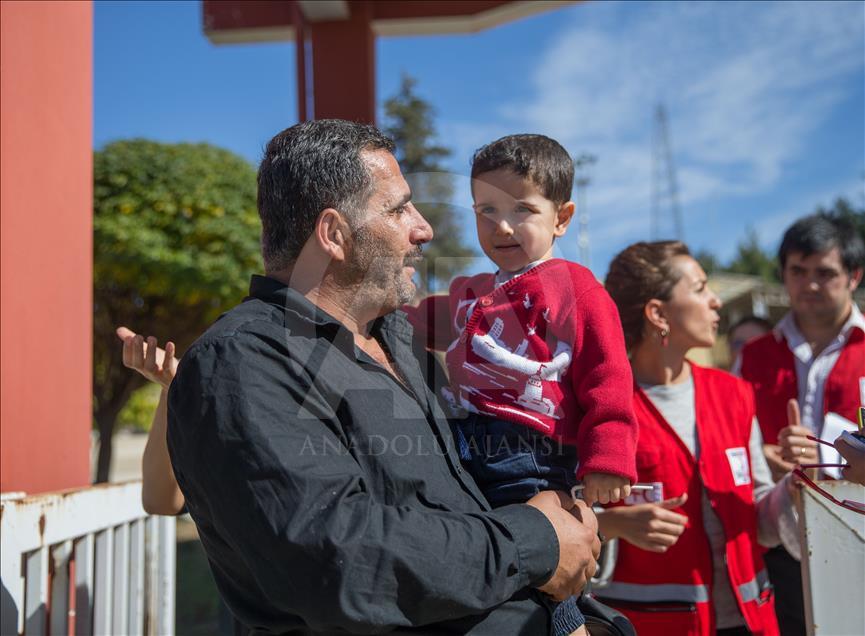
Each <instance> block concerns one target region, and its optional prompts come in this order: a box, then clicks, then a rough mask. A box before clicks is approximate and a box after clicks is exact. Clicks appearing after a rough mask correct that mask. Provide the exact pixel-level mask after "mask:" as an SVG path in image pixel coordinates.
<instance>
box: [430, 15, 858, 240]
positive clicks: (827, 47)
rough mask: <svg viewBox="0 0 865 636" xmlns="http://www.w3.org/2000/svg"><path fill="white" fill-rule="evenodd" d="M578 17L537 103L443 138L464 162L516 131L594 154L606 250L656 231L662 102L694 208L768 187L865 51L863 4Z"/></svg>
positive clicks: (596, 205) (539, 74) (538, 77)
mask: <svg viewBox="0 0 865 636" xmlns="http://www.w3.org/2000/svg"><path fill="white" fill-rule="evenodd" d="M567 15H572V16H573V17H574V21H573V24H572V25H570V26H566V27H565V28H564V29H563V30H562V31H561V32H559V33H558V34H556V35H554V36H553V37H552V38H551V40H550V44H549V46H548V47H547V48H546V50H545V51H543V52H542V53H541V55H540V56H539V61H538V64H537V66H536V69H535V72H534V76H533V77H532V78H530V81H529V82H528V83H527V86H529V87H530V90H529V91H528V92H529V96H528V97H524V98H519V97H518V98H515V99H514V100H513V101H512V102H510V103H507V104H503V105H501V106H500V107H499V109H498V118H496V119H494V120H492V121H486V122H483V123H481V124H479V123H475V122H469V121H461V122H448V123H445V124H444V125H443V126H442V133H443V138H445V139H447V140H448V141H449V143H453V144H455V145H456V147H455V150H456V153H457V156H463V157H466V156H470V154H471V150H474V148H476V147H478V146H479V145H481V144H482V143H484V142H487V141H489V140H490V139H494V138H496V137H498V136H501V135H503V134H508V133H512V132H516V131H536V132H542V133H546V134H549V135H551V136H553V137H555V138H556V139H558V140H560V141H561V142H562V143H563V144H564V145H565V146H566V147H567V148H568V149H569V150H571V151H572V152H574V153H578V152H580V151H582V150H590V151H591V152H592V153H595V154H597V155H598V156H599V157H600V160H599V162H598V163H597V165H596V166H595V167H594V169H593V175H592V185H591V187H590V190H589V193H590V195H589V196H590V207H591V208H592V209H593V210H596V211H601V210H602V211H603V217H602V219H601V222H600V223H598V224H593V228H592V238H593V242H594V241H603V242H604V243H605V244H619V243H620V242H621V241H623V240H626V239H629V238H630V239H633V238H645V237H646V236H647V235H648V229H649V208H650V200H651V193H650V184H651V147H652V146H651V143H652V140H651V131H652V116H653V110H654V105H655V103H657V102H658V101H659V100H663V101H664V102H665V104H666V105H667V108H668V111H669V114H670V131H671V140H672V145H673V151H674V155H675V161H676V164H677V166H676V167H677V169H678V171H677V174H678V182H679V191H680V200H681V203H682V205H683V207H688V206H691V208H692V209H693V207H694V206H699V205H700V204H705V203H706V202H709V201H713V200H717V199H718V198H720V197H722V196H729V195H738V196H743V195H754V194H761V193H767V192H770V191H771V190H772V188H773V187H777V185H778V183H779V181H780V180H781V179H782V177H783V175H784V170H785V167H786V166H788V165H789V164H790V162H792V161H794V160H795V159H796V158H797V157H799V156H800V155H801V154H802V153H804V152H806V151H807V148H808V139H809V135H811V134H813V133H814V131H815V130H816V129H817V128H818V127H819V126H821V125H823V124H825V122H826V121H827V119H828V118H829V117H830V116H831V114H832V112H833V108H834V107H835V106H836V105H838V103H839V102H840V101H841V100H842V99H844V98H845V97H846V96H847V95H848V93H849V92H850V91H852V90H853V89H854V88H856V87H855V86H851V85H848V84H849V82H844V81H839V80H843V78H845V77H847V76H849V74H851V73H855V72H856V71H857V70H861V69H862V67H863V54H865V51H863V47H865V24H863V23H865V5H863V4H862V3H858V2H857V3H854V2H819V3H816V2H815V3H808V2H771V3H770V2H747V3H730V2H725V3H720V4H710V3H697V4H686V3H666V2H665V3H651V4H627V5H625V6H622V5H616V4H612V3H589V4H587V5H581V6H580V7H579V10H574V11H572V12H571V13H569V14H567ZM860 81H861V79H860ZM857 169H861V168H857ZM800 210H801V208H800ZM779 214H781V213H779ZM787 216H789V214H787ZM784 218H785V220H786V216H785V217H784Z"/></svg>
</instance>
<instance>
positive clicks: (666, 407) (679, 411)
mask: <svg viewBox="0 0 865 636" xmlns="http://www.w3.org/2000/svg"><path fill="white" fill-rule="evenodd" d="M640 387H641V388H642V389H643V390H644V391H645V393H646V395H647V396H648V398H649V399H650V400H651V401H652V403H653V404H654V405H655V407H656V408H657V409H658V411H660V413H661V415H663V416H664V419H665V420H667V422H668V423H669V424H670V426H671V427H672V428H673V430H674V431H675V432H676V434H677V435H678V436H679V437H680V438H681V440H682V442H684V444H685V446H687V448H688V450H689V451H691V454H693V455H694V458H695V459H699V458H700V448H699V440H698V438H697V413H696V409H695V406H694V379H693V377H688V379H687V380H686V381H685V382H680V383H678V384H659V385H655V386H650V385H645V384H642V383H641V384H640ZM748 446H749V450H750V455H751V478H752V481H753V484H754V502H755V504H756V506H757V539H758V541H759V542H760V544H761V545H763V546H765V547H773V546H776V545H778V544H779V543H781V542H782V535H783V534H789V535H790V538H791V539H793V538H794V537H795V534H794V532H795V524H796V519H795V517H794V516H792V515H793V512H792V504H791V503H790V498H789V494H788V492H787V488H786V482H785V481H784V480H782V481H780V482H778V484H774V483H773V482H772V473H771V472H770V471H769V466H768V465H767V464H766V458H765V457H764V456H763V437H762V435H761V434H760V427H759V426H758V424H757V420H756V419H755V420H754V422H753V424H752V426H751V437H750V440H749V443H748ZM702 508H703V529H704V530H705V531H706V536H707V537H708V539H709V545H710V547H711V550H712V565H713V581H712V583H713V592H712V603H713V605H714V607H715V618H716V622H717V628H718V629H724V628H727V627H736V626H739V625H744V624H745V620H744V618H743V617H742V614H741V612H740V611H739V607H738V604H737V602H736V597H735V596H734V595H733V590H732V588H731V586H730V579H729V578H728V577H727V566H726V564H725V562H724V561H725V556H726V548H725V546H726V539H725V537H724V528H723V526H722V525H721V520H720V519H718V516H717V515H716V514H715V511H714V510H713V509H712V506H711V505H710V504H709V498H708V496H707V495H706V491H705V489H704V490H703V497H702ZM783 515H787V516H790V518H789V519H785V520H784V521H783V522H782V521H781V520H780V518H781V517H782V516H783ZM779 525H781V526H783V528H779ZM785 530H786V531H787V532H786V533H785ZM783 542H784V543H785V545H786V543H787V541H783ZM797 553H798V551H797Z"/></svg>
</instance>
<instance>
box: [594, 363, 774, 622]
mask: <svg viewBox="0 0 865 636" xmlns="http://www.w3.org/2000/svg"><path fill="white" fill-rule="evenodd" d="M691 372H692V374H693V378H694V395H695V398H694V399H695V409H696V420H697V440H698V444H699V448H700V460H699V462H696V461H695V460H694V456H693V455H692V454H691V452H690V451H689V450H688V448H687V447H686V446H685V444H684V442H682V440H681V439H680V438H679V436H678V435H677V434H676V432H675V431H674V430H673V429H672V428H671V427H670V425H669V424H668V423H667V421H666V420H665V419H664V418H663V416H662V415H661V414H660V412H658V410H657V409H656V408H655V406H654V405H653V404H652V402H651V401H650V400H649V398H648V397H647V396H646V394H645V393H643V391H642V390H640V389H639V388H637V389H636V396H635V400H634V409H635V412H636V415H637V420H638V421H639V423H640V438H639V444H638V446H637V472H638V477H639V481H640V482H642V483H661V484H663V486H662V487H663V498H664V499H669V498H671V497H676V496H679V495H681V494H682V493H683V492H687V493H688V501H687V502H686V503H685V505H684V506H683V507H682V508H681V509H677V510H676V512H679V513H681V514H684V515H687V517H688V520H689V521H688V525H687V527H686V529H685V532H684V533H682V536H681V537H679V540H678V541H677V542H676V544H675V545H674V546H672V547H671V548H670V549H669V550H668V551H667V552H666V553H663V554H660V553H655V552H648V551H646V550H641V549H640V548H637V547H634V546H633V545H631V544H630V543H627V542H626V541H619V555H618V559H617V561H616V569H615V572H614V574H613V581H612V583H611V584H610V586H609V587H608V588H604V589H602V590H598V592H597V594H598V596H599V597H602V598H603V600H604V602H607V603H609V604H610V605H612V606H613V607H616V608H617V609H619V610H620V611H622V612H623V613H624V614H625V615H627V617H628V618H629V619H630V620H631V621H632V622H633V624H634V627H635V628H636V630H637V633H638V634H640V636H653V635H656V634H657V635H658V636H660V635H662V634H663V635H666V634H676V635H677V636H678V635H683V634H688V635H694V636H710V635H712V636H714V634H715V613H714V609H713V607H712V602H711V599H712V584H713V580H712V554H711V550H710V547H709V539H708V537H707V535H706V533H705V531H704V529H703V511H702V496H703V489H704V488H705V491H706V493H707V496H708V498H709V502H710V503H711V505H712V508H713V509H714V511H715V513H716V514H717V515H718V518H719V519H720V520H721V525H722V526H723V529H724V535H725V536H726V537H727V549H726V562H727V576H728V578H729V580H730V584H731V587H732V589H733V593H734V595H735V597H736V599H737V601H738V606H739V611H740V612H741V613H742V616H743V617H744V619H745V622H746V623H747V626H748V629H750V630H751V631H752V632H753V633H754V634H763V635H775V634H778V625H777V622H776V619H775V611H774V601H773V597H772V592H771V587H769V585H768V578H767V577H766V573H765V571H764V565H763V559H762V553H763V549H762V548H761V547H760V546H759V545H758V543H757V515H756V509H755V507H754V503H753V497H754V486H753V484H752V483H751V458H750V452H749V448H748V442H749V439H750V434H751V425H752V421H753V417H754V402H753V395H752V393H751V390H750V388H749V387H748V386H747V384H746V383H744V382H742V381H741V380H739V379H738V378H735V377H733V376H732V375H730V374H728V373H725V372H723V371H717V370H714V369H705V368H702V367H699V366H697V365H696V364H693V363H691Z"/></svg>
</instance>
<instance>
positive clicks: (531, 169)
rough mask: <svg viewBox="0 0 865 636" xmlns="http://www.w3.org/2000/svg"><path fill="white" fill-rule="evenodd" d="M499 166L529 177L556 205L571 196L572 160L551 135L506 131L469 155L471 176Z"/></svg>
mask: <svg viewBox="0 0 865 636" xmlns="http://www.w3.org/2000/svg"><path fill="white" fill-rule="evenodd" d="M503 168H504V169H507V170H512V171H514V172H515V173H517V174H518V175H520V176H521V177H526V178H528V179H529V180H531V182H532V183H534V184H535V185H536V186H537V187H538V188H539V189H540V191H541V194H543V195H544V197H546V198H547V199H549V200H550V201H552V202H553V203H555V204H556V205H561V204H562V203H564V202H565V201H570V200H571V189H572V188H573V185H574V162H573V160H572V159H571V157H570V155H568V151H567V150H565V149H564V148H562V145H561V144H560V143H559V142H557V141H556V140H555V139H550V138H549V137H545V136H544V135H508V136H507V137H502V138H501V139H497V140H496V141H494V142H492V143H489V144H487V145H486V146H484V147H482V148H480V149H478V150H477V151H476V152H475V154H474V156H473V157H472V179H476V178H477V177H478V176H479V175H482V174H484V173H485V172H492V171H493V170H501V169H503Z"/></svg>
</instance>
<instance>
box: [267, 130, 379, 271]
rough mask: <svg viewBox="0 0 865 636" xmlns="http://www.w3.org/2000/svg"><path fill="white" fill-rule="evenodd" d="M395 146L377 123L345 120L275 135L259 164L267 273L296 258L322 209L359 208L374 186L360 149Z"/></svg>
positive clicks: (346, 210)
mask: <svg viewBox="0 0 865 636" xmlns="http://www.w3.org/2000/svg"><path fill="white" fill-rule="evenodd" d="M393 149H394V144H393V141H391V140H390V139H388V138H387V137H385V136H384V135H383V134H382V133H381V131H379V130H378V129H377V128H376V127H375V126H370V125H368V124H358V123H355V122H350V121H344V120H341V119H318V120H315V121H307V122H304V123H302V124H297V125H296V126H292V127H291V128H287V129H285V130H283V131H282V132H281V133H279V134H278V135H276V136H275V137H274V138H273V139H271V140H270V142H268V144H267V148H266V149H265V151H264V158H263V159H262V160H261V165H260V166H259V168H258V215H259V216H260V217H261V251H262V255H263V257H264V268H265V271H268V272H273V271H279V270H281V269H284V268H285V267H287V266H289V265H291V264H292V263H294V261H295V260H297V257H298V255H299V254H300V250H301V249H302V248H303V246H304V245H305V244H306V241H307V240H308V239H309V237H310V236H312V232H313V230H314V228H315V221H316V219H317V218H318V215H319V214H320V213H321V211H322V210H324V209H326V208H334V209H335V210H339V211H340V212H343V213H345V214H346V215H347V216H352V215H354V214H356V213H357V212H359V210H360V209H361V208H362V207H363V206H364V205H365V204H366V202H367V200H368V199H369V197H370V195H371V194H372V187H373V183H372V179H371V177H370V175H369V171H368V170H367V167H366V165H365V164H364V162H363V160H362V159H361V156H360V154H361V152H363V151H365V150H387V151H388V152H393Z"/></svg>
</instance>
